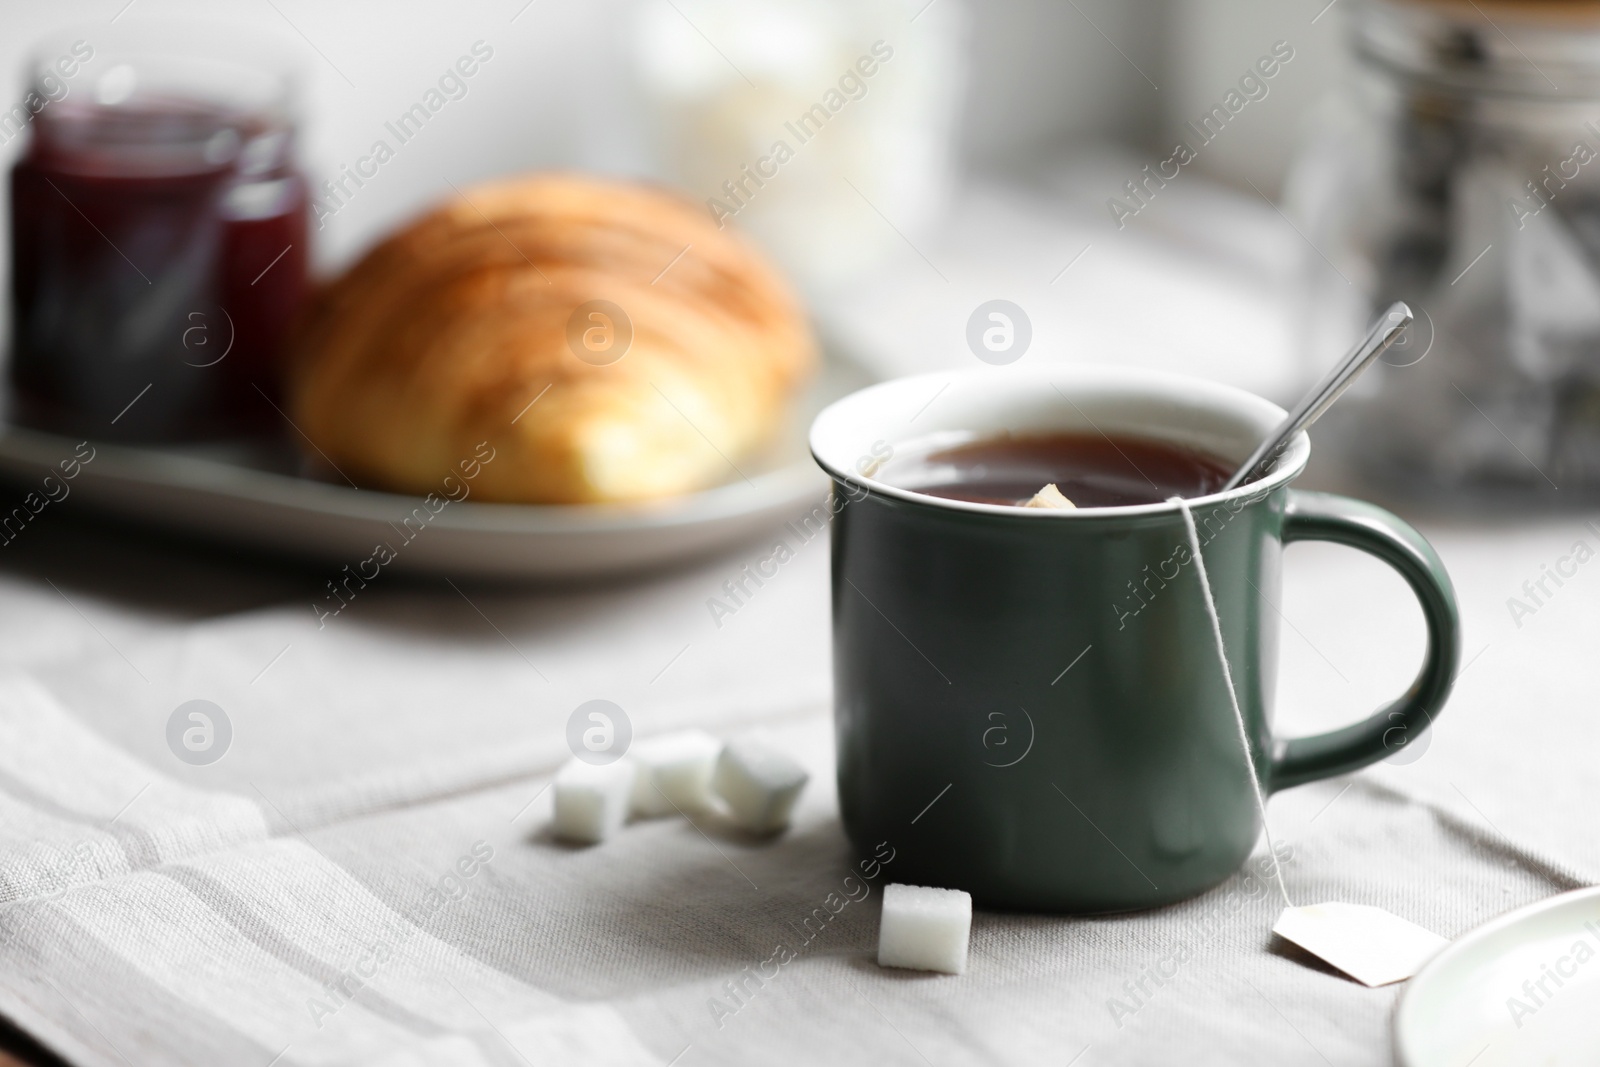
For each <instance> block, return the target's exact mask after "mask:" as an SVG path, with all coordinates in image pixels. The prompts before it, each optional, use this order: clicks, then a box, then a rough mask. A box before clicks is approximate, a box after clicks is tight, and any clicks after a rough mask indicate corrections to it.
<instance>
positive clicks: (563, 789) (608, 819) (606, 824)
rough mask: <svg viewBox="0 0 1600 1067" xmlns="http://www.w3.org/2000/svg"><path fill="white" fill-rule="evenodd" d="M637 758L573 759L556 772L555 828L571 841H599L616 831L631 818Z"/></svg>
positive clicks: (590, 842) (554, 791)
mask: <svg viewBox="0 0 1600 1067" xmlns="http://www.w3.org/2000/svg"><path fill="white" fill-rule="evenodd" d="M634 776H635V768H634V765H633V761H632V760H629V759H619V760H616V761H614V762H612V763H606V764H600V765H598V766H597V765H595V764H592V763H584V762H583V761H582V760H577V759H574V760H569V761H568V762H567V765H566V766H565V767H562V768H561V770H560V771H559V772H558V773H557V774H556V780H555V785H554V786H552V788H551V791H552V792H553V793H554V794H555V820H554V823H553V824H552V829H553V830H554V831H555V834H556V836H557V837H561V838H565V839H566V840H568V841H579V842H583V843H585V844H591V845H592V844H595V843H597V842H600V841H604V840H605V839H606V838H608V837H610V836H611V835H612V834H613V833H615V832H616V831H617V830H618V829H619V828H620V827H621V826H622V822H623V820H624V819H626V818H627V817H628V802H629V800H630V799H631V797H632V795H633V780H634Z"/></svg>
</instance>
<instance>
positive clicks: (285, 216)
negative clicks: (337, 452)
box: [11, 26, 309, 440]
mask: <svg viewBox="0 0 1600 1067" xmlns="http://www.w3.org/2000/svg"><path fill="white" fill-rule="evenodd" d="M30 67H31V84H30V87H29V90H28V95H27V96H26V97H25V100H27V101H29V102H30V103H29V104H28V107H29V110H30V111H32V112H33V116H32V121H31V124H30V125H31V131H30V134H29V141H28V144H27V146H26V148H25V150H24V152H23V155H22V156H21V158H20V159H19V161H18V162H17V164H16V166H15V167H14V168H13V170H12V172H11V296H12V305H11V382H12V386H13V394H14V395H13V397H12V409H13V414H14V416H15V417H16V418H18V419H19V420H21V421H23V422H26V423H29V424H31V425H36V426H39V427H41V428H46V429H52V430H57V431H60V432H70V433H73V434H80V435H86V436H92V437H101V438H112V439H129V440H181V439H187V438H195V437H208V436H216V435H222V434H237V433H240V432H248V431H250V430H253V429H261V428H265V427H267V426H269V425H271V424H272V423H274V422H275V421H278V419H279V416H278V415H277V414H276V413H275V412H274V411H273V409H272V406H271V404H269V403H267V401H266V400H265V399H264V398H263V397H262V395H261V392H265V393H266V394H267V395H269V396H271V395H273V394H274V393H275V390H276V379H277V374H276V370H277V367H276V360H277V358H278V354H279V350H280V349H281V347H282V344H283V341H284V337H285V333H286V330H287V329H288V327H289V325H290V323H291V321H292V320H293V318H294V316H295V314H296V313H297V312H298V310H299V308H300V305H301V303H302V301H303V300H304V298H305V296H306V292H307V264H308V258H309V257H308V252H309V248H308V241H309V237H308V229H307V210H308V191H307V187H306V182H305V179H304V178H303V176H302V175H301V174H300V172H299V171H298V170H297V168H296V165H295V161H294V150H295V125H294V94H295V83H294V78H293V76H292V73H291V71H290V68H289V67H288V65H287V64H286V63H284V62H283V61H281V60H279V59H277V58H276V57H273V56H270V55H268V54H267V53H265V52H261V51H256V50H254V49H248V48H245V47H242V46H241V45H239V44H238V43H237V41H236V39H235V40H233V41H230V40H228V39H227V38H223V37H220V36H219V35H215V34H210V33H208V32H207V31H205V30H203V29H199V30H197V29H195V28H193V27H187V26H161V27H155V26H141V27H137V28H134V27H120V28H119V27H111V28H104V27H102V28H95V29H85V30H83V31H80V32H78V33H75V34H66V35H62V36H60V37H57V38H54V39H52V40H49V41H46V42H44V43H43V44H41V45H40V46H39V48H38V49H37V50H36V51H35V53H34V58H33V60H32V62H31V65H30ZM258 390H259V391H258Z"/></svg>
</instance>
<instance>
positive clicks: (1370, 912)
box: [1272, 901, 1450, 986]
mask: <svg viewBox="0 0 1600 1067" xmlns="http://www.w3.org/2000/svg"><path fill="white" fill-rule="evenodd" d="M1272 932H1273V933H1275V934H1277V935H1278V936H1280V937H1282V938H1283V939H1284V940H1286V941H1293V942H1294V943H1295V944H1297V945H1299V946H1300V947H1301V948H1303V949H1305V950H1306V951H1307V952H1309V953H1311V954H1312V955H1313V956H1316V957H1317V958H1319V959H1321V960H1322V961H1324V962H1325V963H1329V964H1331V965H1333V966H1334V967H1337V968H1338V969H1339V970H1341V971H1343V972H1344V973H1345V974H1348V975H1349V976H1350V977H1351V978H1354V979H1355V980H1356V981H1358V982H1360V983H1362V984H1363V985H1368V986H1381V985H1388V984H1390V983H1391V982H1403V981H1405V980H1406V979H1407V978H1410V977H1411V976H1412V975H1414V974H1416V973H1417V972H1418V971H1420V970H1421V969H1422V966H1423V964H1425V963H1427V962H1428V961H1429V960H1430V959H1432V958H1433V956H1434V954H1435V953H1437V952H1438V951H1439V950H1440V949H1442V948H1444V946H1446V945H1448V944H1449V943H1450V942H1449V941H1448V940H1447V939H1445V938H1442V937H1440V936H1439V935H1438V934H1436V933H1433V932H1432V931H1429V930H1424V929H1423V928H1422V927H1420V926H1418V925H1417V924H1416V923H1412V922H1407V921H1406V920H1405V919H1402V918H1400V916H1398V915H1394V914H1392V913H1390V912H1387V911H1384V910H1383V909H1382V908H1374V907H1372V906H1371V905H1368V904H1344V903H1340V902H1338V901H1330V902H1329V903H1326V904H1308V905H1306V906H1305V907H1301V908H1285V909H1284V910H1283V914H1282V915H1280V916H1278V921H1277V923H1275V924H1274V925H1273V927H1272Z"/></svg>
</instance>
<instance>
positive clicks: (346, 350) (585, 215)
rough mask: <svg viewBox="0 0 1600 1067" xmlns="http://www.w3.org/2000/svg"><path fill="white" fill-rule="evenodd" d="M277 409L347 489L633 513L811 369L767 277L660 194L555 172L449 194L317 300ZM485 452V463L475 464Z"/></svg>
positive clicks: (747, 256)
mask: <svg viewBox="0 0 1600 1067" xmlns="http://www.w3.org/2000/svg"><path fill="white" fill-rule="evenodd" d="M292 351H293V352H294V358H293V362H292V364H291V366H290V369H289V381H288V397H289V407H290V411H289V414H290V417H291V418H292V419H293V421H294V423H295V425H296V427H297V428H298V429H299V431H300V432H301V434H302V435H303V436H304V438H305V439H306V441H307V442H308V443H309V444H310V445H311V446H312V449H313V450H314V452H315V454H317V455H318V456H320V458H321V459H323V460H325V461H327V462H328V463H330V464H332V465H333V466H334V467H336V468H337V469H338V470H339V471H340V472H341V473H343V474H344V475H345V476H346V477H349V478H351V479H354V480H356V481H358V482H362V483H366V484H371V485H374V486H378V487H383V488H388V489H393V490H397V491H401V492H409V493H429V492H439V491H440V489H441V485H442V484H443V483H444V480H445V479H446V478H447V477H448V476H449V475H451V474H452V473H455V472H456V471H457V470H458V467H459V466H460V465H461V464H462V463H463V462H464V461H470V460H472V458H473V457H474V456H479V457H480V458H481V455H484V454H492V455H493V457H494V458H493V459H492V461H491V462H487V463H484V464H482V466H481V469H480V470H479V472H478V473H477V475H476V477H475V479H474V482H473V486H472V494H473V496H474V497H475V498H477V499H481V500H497V501H516V502H522V503H538V504H574V503H604V502H626V501H641V500H649V499H653V498H660V497H666V496H671V495H675V494H680V493H686V492H689V491H692V490H696V489H700V488H704V487H706V486H710V485H713V484H716V483H718V482H722V481H725V480H728V479H734V478H738V477H739V476H740V475H741V474H742V473H743V472H741V471H740V470H739V468H738V461H739V459H740V457H741V456H743V455H745V454H747V453H748V452H749V451H750V450H751V449H752V448H754V447H756V446H757V445H759V444H760V443H762V441H763V439H764V438H765V437H766V436H768V435H769V434H770V432H771V430H772V429H773V427H774V426H776V425H778V424H779V423H780V422H781V414H782V411H783V408H784V406H785V404H786V402H787V400H788V399H789V398H790V396H791V395H792V394H793V393H794V392H795V390H796V388H797V386H798V385H799V383H800V382H801V380H802V379H803V378H804V376H805V374H806V372H807V371H808V370H809V369H810V368H811V366H812V365H813V363H814V362H815V359H816V355H815V353H816V344H815V341H814V339H813V337H812V334H811V331H810V328H809V325H808V323H807V320H806V318H805V316H804V314H803V312H802V310H801V308H800V306H799V304H798V302H797V301H796V298H795V297H794V295H793V294H792V293H791V291H790V289H789V288H788V286H787V285H786V284H785V283H784V281H783V279H782V278H781V277H780V276H779V275H778V273H777V272H776V270H775V269H774V268H773V267H772V266H771V265H770V264H769V263H768V262H767V261H766V260H765V259H764V258H763V257H762V256H761V255H760V254H759V253H758V252H757V251H756V250H755V249H754V248H752V247H751V246H750V245H749V244H747V243H746V242H745V241H744V240H743V239H741V238H740V237H738V236H737V235H736V234H735V233H734V232H733V231H731V230H728V229H719V228H718V226H717V224H716V223H715V222H714V221H713V220H712V219H711V217H710V216H709V215H708V214H706V212H705V211H704V210H703V209H701V208H699V207H698V206H696V205H694V204H692V203H690V202H688V201H686V200H684V199H681V198H679V197H678V196H676V195H674V194H671V193H668V192H666V191H663V190H659V189H655V188H651V187H646V186H642V185H637V184H630V183H624V182H618V181H607V180H600V179H596V178H590V177H579V176H575V175H565V174H547V175H535V176H530V177H525V178H520V179H516V180H510V181H504V182H499V183H495V184H490V185H484V186H480V187H477V188H473V189H469V190H467V191H466V192H465V193H463V194H461V195H459V196H458V197H456V198H455V199H453V200H451V201H450V202H448V203H446V204H444V205H443V206H442V207H439V208H437V209H436V210H434V211H433V212H431V213H430V214H428V215H426V216H424V217H423V218H421V219H419V220H418V221H416V222H414V223H412V224H411V225H409V226H407V227H406V228H405V229H403V230H401V231H400V232H399V233H396V234H395V235H394V236H392V237H390V238H388V239H387V240H385V241H384V242H383V243H381V244H380V245H378V246H377V247H376V248H374V249H373V250H372V251H371V252H369V253H368V254H367V255H366V256H365V257H364V258H363V259H361V260H360V261H359V262H358V263H357V264H356V265H355V266H354V267H352V268H351V269H350V270H349V271H348V272H347V273H345V274H344V275H343V276H342V277H340V278H339V279H337V280H336V281H335V282H333V283H332V284H331V285H329V286H327V287H326V288H325V289H324V290H323V291H322V292H321V293H319V294H318V296H317V297H316V299H315V300H314V302H313V306H312V308H311V310H310V312H309V314H308V315H307V316H306V318H305V319H304V321H303V323H302V326H301V328H300V329H299V331H298V344H296V345H295V346H294V347H293V349H292ZM484 443H487V444H488V445H489V446H490V449H492V453H491V452H489V450H483V451H482V452H480V447H481V446H482V445H483V444H484Z"/></svg>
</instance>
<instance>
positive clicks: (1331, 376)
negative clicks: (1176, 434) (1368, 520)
mask: <svg viewBox="0 0 1600 1067" xmlns="http://www.w3.org/2000/svg"><path fill="white" fill-rule="evenodd" d="M1412 319H1413V316H1412V314H1411V309H1410V308H1409V307H1407V306H1406V304H1405V302H1404V301H1396V302H1395V303H1393V304H1390V305H1389V310H1388V311H1385V312H1384V313H1383V314H1382V315H1381V316H1379V317H1378V320H1377V321H1376V322H1374V323H1373V324H1372V328H1371V329H1369V330H1368V331H1367V335H1366V336H1365V337H1363V338H1362V339H1361V341H1360V343H1359V344H1357V345H1356V346H1355V347H1354V348H1352V349H1351V350H1350V352H1349V354H1348V355H1346V356H1345V357H1344V358H1343V359H1341V360H1340V361H1339V362H1338V363H1335V364H1334V365H1333V369H1331V370H1329V371H1328V373H1327V374H1326V375H1324V376H1323V378H1322V380H1321V381H1320V382H1318V383H1317V384H1316V386H1315V387H1314V388H1313V389H1312V390H1311V391H1310V392H1309V393H1307V394H1306V395H1305V396H1304V397H1302V398H1301V399H1300V403H1298V404H1296V405H1295V407H1294V410H1293V411H1291V412H1289V417H1288V418H1286V419H1284V420H1283V421H1282V422H1281V423H1279V424H1278V427H1277V429H1275V430H1273V431H1272V433H1271V434H1270V435H1269V436H1268V437H1267V439H1266V440H1265V441H1263V442H1262V443H1261V447H1259V448H1257V449H1256V450H1255V451H1254V452H1252V453H1251V454H1250V458H1249V459H1247V460H1245V461H1244V466H1242V467H1240V468H1239V469H1238V470H1237V471H1235V472H1234V475H1233V477H1232V478H1229V479H1228V481H1227V484H1225V485H1224V486H1223V487H1222V491H1223V492H1226V491H1228V490H1229V489H1236V488H1238V487H1239V486H1241V485H1243V484H1244V483H1245V482H1248V481H1251V480H1253V479H1255V478H1260V477H1263V476H1265V475H1266V473H1267V472H1268V471H1269V470H1271V469H1272V465H1273V464H1274V463H1276V462H1277V460H1278V455H1279V453H1281V452H1282V451H1283V450H1284V449H1285V448H1288V447H1289V442H1291V441H1293V440H1294V439H1295V435H1296V434H1298V433H1299V432H1300V431H1301V430H1303V429H1305V428H1306V427H1307V426H1310V425H1311V424H1312V423H1313V422H1316V421H1317V419H1318V418H1320V417H1321V415H1322V413H1323V412H1324V411H1327V410H1328V408H1329V407H1330V406H1332V404H1333V402H1334V401H1335V400H1337V399H1339V394H1341V393H1343V392H1344V391H1345V390H1346V389H1348V388H1349V387H1350V383H1351V382H1353V381H1355V379H1356V375H1358V374H1360V373H1361V372H1362V371H1364V370H1366V369H1367V367H1369V366H1370V365H1371V364H1372V361H1373V360H1375V359H1377V358H1378V357H1379V356H1381V355H1383V353H1384V352H1385V351H1387V350H1388V348H1389V346H1390V345H1392V344H1394V343H1395V341H1396V340H1397V339H1398V338H1399V336H1400V332H1401V331H1402V330H1404V329H1405V328H1406V327H1407V326H1410V325H1411V322H1412Z"/></svg>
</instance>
